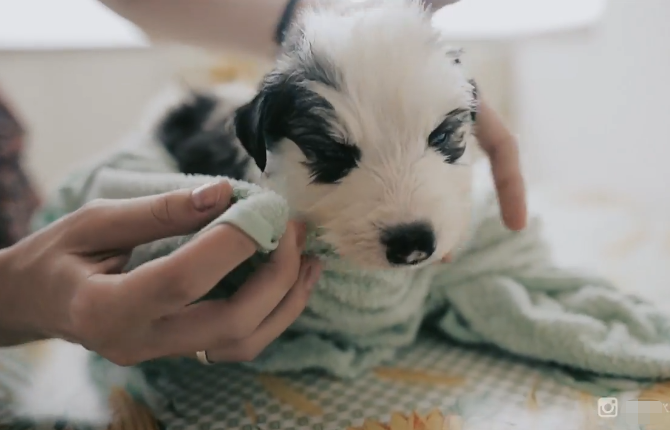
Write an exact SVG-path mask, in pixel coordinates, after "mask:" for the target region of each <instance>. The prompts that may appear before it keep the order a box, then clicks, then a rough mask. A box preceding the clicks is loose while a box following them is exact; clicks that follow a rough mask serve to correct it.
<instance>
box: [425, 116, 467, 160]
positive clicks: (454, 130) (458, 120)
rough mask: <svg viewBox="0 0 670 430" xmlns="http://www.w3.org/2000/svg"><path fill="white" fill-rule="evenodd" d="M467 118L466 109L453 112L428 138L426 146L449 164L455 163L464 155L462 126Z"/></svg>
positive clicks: (463, 130) (463, 128) (463, 131)
mask: <svg viewBox="0 0 670 430" xmlns="http://www.w3.org/2000/svg"><path fill="white" fill-rule="evenodd" d="M469 116H470V111H469V110H467V109H456V110H453V111H451V112H450V113H449V114H448V115H447V117H446V118H445V120H444V121H442V123H441V124H440V125H439V126H437V128H436V129H435V130H433V131H432V132H431V133H430V135H429V136H428V146H430V147H431V148H433V149H435V150H436V151H437V152H439V153H440V154H442V155H443V156H444V159H445V161H446V162H447V163H449V164H453V163H455V162H456V161H457V160H458V159H459V158H461V157H462V156H463V154H464V153H465V127H464V125H465V123H466V122H467V121H469Z"/></svg>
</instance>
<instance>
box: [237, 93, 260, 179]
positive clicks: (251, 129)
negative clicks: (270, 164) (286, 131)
mask: <svg viewBox="0 0 670 430" xmlns="http://www.w3.org/2000/svg"><path fill="white" fill-rule="evenodd" d="M263 98H264V97H263V94H262V93H259V94H258V95H256V97H255V98H254V99H253V100H252V101H250V102H249V103H247V104H246V105H244V106H242V107H240V108H238V109H237V111H236V112H235V131H236V133H237V138H238V139H239V140H240V142H241V143H242V146H243V147H244V149H246V150H247V152H248V153H249V156H250V157H251V158H253V159H254V161H255V162H256V165H257V166H258V168H259V169H261V171H262V172H263V171H265V167H266V164H267V154H266V150H267V146H266V142H265V124H264V122H265V121H264V119H263V106H262V105H263Z"/></svg>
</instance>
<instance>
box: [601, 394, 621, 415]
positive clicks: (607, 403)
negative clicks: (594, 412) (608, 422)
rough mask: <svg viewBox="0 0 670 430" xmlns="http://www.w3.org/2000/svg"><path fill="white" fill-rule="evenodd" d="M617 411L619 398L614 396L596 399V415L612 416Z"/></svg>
mask: <svg viewBox="0 0 670 430" xmlns="http://www.w3.org/2000/svg"><path fill="white" fill-rule="evenodd" d="M618 413H619V400H617V399H616V398H615V397H601V398H599V399H598V416H599V417H601V418H614V417H616V416H617V414H618Z"/></svg>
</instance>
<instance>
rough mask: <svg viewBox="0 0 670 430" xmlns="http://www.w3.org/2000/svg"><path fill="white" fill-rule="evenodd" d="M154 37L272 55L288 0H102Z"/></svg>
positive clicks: (220, 48)
mask: <svg viewBox="0 0 670 430" xmlns="http://www.w3.org/2000/svg"><path fill="white" fill-rule="evenodd" d="M100 1H101V2H102V3H104V4H105V5H107V7H109V8H110V9H112V10H113V11H114V12H116V13H118V14H119V15H121V16H123V17H124V18H126V19H128V20H129V21H131V22H133V23H134V24H135V25H137V26H138V27H140V28H141V29H142V30H144V31H145V32H146V33H147V34H148V35H149V36H150V37H151V38H153V39H155V40H165V41H171V42H178V43H184V44H189V45H195V46H200V47H203V48H207V49H214V50H223V49H232V50H239V51H246V52H248V53H251V54H255V55H259V56H265V57H270V56H274V55H275V53H276V50H277V46H276V43H275V42H274V35H275V31H276V28H277V24H278V22H279V21H280V19H281V16H282V14H283V12H284V8H285V7H286V4H287V0H100Z"/></svg>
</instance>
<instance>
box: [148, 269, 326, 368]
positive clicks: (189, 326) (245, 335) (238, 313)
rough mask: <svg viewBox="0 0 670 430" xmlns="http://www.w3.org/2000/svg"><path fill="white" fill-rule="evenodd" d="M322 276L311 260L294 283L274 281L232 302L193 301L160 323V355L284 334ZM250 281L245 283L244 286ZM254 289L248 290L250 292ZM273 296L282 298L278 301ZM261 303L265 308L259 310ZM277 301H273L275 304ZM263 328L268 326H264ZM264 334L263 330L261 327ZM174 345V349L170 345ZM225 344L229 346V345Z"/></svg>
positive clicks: (188, 353)
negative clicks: (267, 323)
mask: <svg viewBox="0 0 670 430" xmlns="http://www.w3.org/2000/svg"><path fill="white" fill-rule="evenodd" d="M319 275H320V263H319V262H318V261H316V260H305V261H304V262H303V264H302V265H301V266H300V269H299V271H297V276H296V277H295V278H293V280H292V281H291V283H289V284H288V285H283V284H280V283H277V282H273V281H272V280H271V279H269V278H268V282H269V283H266V284H264V285H262V287H263V288H259V289H258V290H256V295H255V296H253V297H252V296H251V295H250V294H249V295H247V296H246V297H245V298H244V299H245V301H244V302H243V301H242V298H236V299H234V300H228V301H208V302H201V303H198V304H196V305H193V306H189V307H188V308H187V309H185V310H184V311H182V312H180V313H179V314H178V315H174V316H173V317H170V318H166V319H164V320H162V321H159V322H158V323H157V324H156V334H155V335H154V336H152V338H153V339H155V340H156V341H157V342H160V345H159V344H156V346H155V353H156V354H158V355H163V354H167V355H193V354H194V352H195V351H198V350H203V349H207V350H208V352H209V351H210V350H211V349H212V347H216V346H217V345H219V346H220V345H230V344H237V343H240V342H244V341H247V340H248V339H250V338H253V339H254V340H252V341H251V342H252V343H253V345H254V346H257V345H259V344H260V343H262V341H263V340H264V339H265V340H268V339H269V340H268V342H269V341H271V339H272V338H273V336H274V337H276V336H278V335H279V333H281V332H282V331H283V330H285V329H286V327H288V325H290V324H291V322H292V321H293V320H294V319H295V318H297V316H298V315H299V314H300V312H302V309H303V308H304V307H305V305H306V303H307V299H308V296H309V290H310V289H311V287H312V286H313V285H314V283H315V282H316V280H317V279H318V277H319ZM249 286H250V285H249V284H245V286H243V287H242V290H246V289H247V288H248V287H249ZM247 294H248V293H247ZM273 299H275V300H276V299H278V300H276V301H275V302H274V303H272V300H273ZM255 304H258V305H259V307H262V308H263V311H255V310H254V305H255ZM270 305H271V306H270ZM265 321H274V323H269V324H278V325H277V326H275V327H266V326H265ZM261 327H264V328H263V329H262V330H261ZM259 330H261V331H260V334H258V331H259ZM165 348H168V350H164V349H165ZM224 348H225V347H224Z"/></svg>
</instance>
